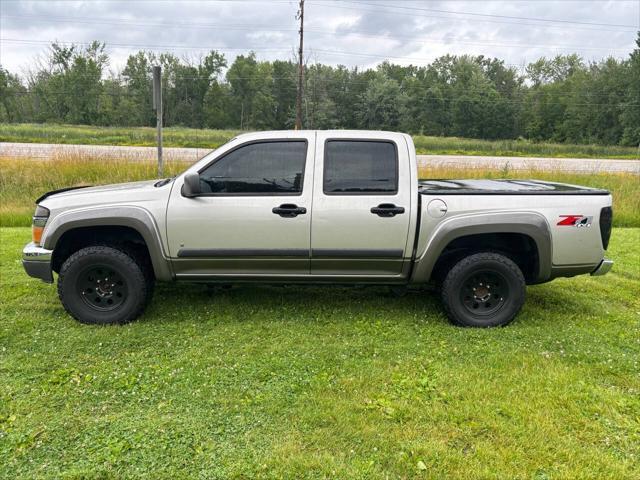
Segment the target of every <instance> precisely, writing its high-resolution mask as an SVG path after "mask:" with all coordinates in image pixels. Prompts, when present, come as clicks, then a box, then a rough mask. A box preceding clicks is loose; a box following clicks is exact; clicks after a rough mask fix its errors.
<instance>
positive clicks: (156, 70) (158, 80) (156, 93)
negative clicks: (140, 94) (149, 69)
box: [153, 65, 164, 178]
mask: <svg viewBox="0 0 640 480" xmlns="http://www.w3.org/2000/svg"><path fill="white" fill-rule="evenodd" d="M153 108H155V110H156V128H157V129H158V132H157V137H158V178H162V177H163V176H164V173H163V172H164V161H163V159H162V67H160V66H159V65H156V66H154V67H153Z"/></svg>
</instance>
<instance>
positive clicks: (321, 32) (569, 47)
mask: <svg viewBox="0 0 640 480" xmlns="http://www.w3.org/2000/svg"><path fill="white" fill-rule="evenodd" d="M4 16H5V17H8V18H29V19H35V20H36V21H42V22H46V23H48V22H68V23H85V24H99V25H103V24H104V25H127V26H141V27H162V28H185V29H192V28H202V29H209V28H216V29H220V30H241V31H242V30H247V31H254V32H255V31H263V32H297V31H298V30H296V29H292V28H268V29H264V28H262V27H261V26H260V25H249V24H235V25H234V24H228V25H218V24H204V23H202V24H198V23H195V24H184V23H174V24H172V23H138V22H130V21H127V20H118V19H107V20H100V19H96V20H94V19H91V18H88V17H46V16H40V15H33V16H31V15H4ZM307 32H310V33H316V34H319V35H323V36H336V35H340V36H349V35H355V36H362V37H369V38H381V39H392V40H395V39H407V40H412V41H413V42H414V43H423V44H424V43H426V42H425V40H426V41H428V42H431V43H437V44H441V45H450V44H454V45H470V46H475V45H481V46H489V47H499V48H514V47H524V48H531V47H535V48H557V49H562V50H572V49H573V50H607V51H612V50H620V51H627V50H628V49H629V48H628V47H603V46H585V45H562V44H532V43H499V42H484V41H482V40H466V39H461V38H459V37H450V38H447V39H442V38H434V37H424V36H420V33H419V32H418V33H417V34H416V35H401V34H393V35H389V34H378V33H374V32H371V31H363V30H349V31H343V32H336V31H332V30H327V29H317V28H307ZM631 48H632V47H631Z"/></svg>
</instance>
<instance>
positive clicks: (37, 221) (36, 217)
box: [31, 205, 49, 245]
mask: <svg viewBox="0 0 640 480" xmlns="http://www.w3.org/2000/svg"><path fill="white" fill-rule="evenodd" d="M48 219H49V210H48V209H46V208H44V207H41V206H40V205H38V206H37V207H36V212H35V213H34V214H33V221H32V222H31V240H32V241H33V243H35V244H37V245H40V241H41V240H42V232H43V231H44V226H45V225H46V224H47V220H48Z"/></svg>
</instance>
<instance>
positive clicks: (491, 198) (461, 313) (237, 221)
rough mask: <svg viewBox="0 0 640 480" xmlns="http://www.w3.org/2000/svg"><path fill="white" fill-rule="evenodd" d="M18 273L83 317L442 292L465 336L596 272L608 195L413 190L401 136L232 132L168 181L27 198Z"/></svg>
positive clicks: (488, 183) (408, 147)
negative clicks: (291, 295)
mask: <svg viewBox="0 0 640 480" xmlns="http://www.w3.org/2000/svg"><path fill="white" fill-rule="evenodd" d="M36 204H37V207H36V211H35V215H34V217H33V241H32V242H31V243H29V244H28V245H27V246H26V247H25V248H24V251H23V264H24V268H25V270H26V272H27V273H28V274H29V275H31V276H32V277H37V278H40V279H42V280H44V281H45V282H53V272H56V273H57V274H58V294H59V297H60V300H61V301H62V304H63V305H64V308H65V309H66V310H67V311H68V312H69V313H70V314H71V315H72V316H73V317H75V318H76V319H77V320H79V321H80V322H84V323H93V324H109V323H124V322H128V321H132V320H134V319H135V318H137V317H138V316H139V315H141V314H142V312H143V310H144V308H145V306H146V305H147V303H148V302H149V300H150V298H151V295H152V291H153V286H154V283H155V282H156V281H175V280H177V281H191V282H217V283H221V284H226V285H232V284H237V283H241V282H259V283H270V284H273V283H284V284H299V283H313V284H340V285H344V284H357V285H362V284H375V285H389V286H391V287H395V289H403V288H407V287H411V288H419V287H421V286H423V285H426V284H429V283H432V284H435V285H437V286H438V287H439V290H440V294H441V297H442V302H443V305H444V309H445V311H446V313H447V315H448V317H449V318H450V320H451V321H452V322H454V323H455V324H458V325H462V326H476V327H490V326H497V325H505V324H507V323H509V322H510V321H511V320H512V319H513V318H514V317H515V316H516V314H517V313H518V311H519V310H520V308H521V306H522V304H523V302H524V299H525V285H527V284H538V283H542V282H548V281H550V280H552V279H554V278H556V277H571V276H574V275H578V274H591V275H603V274H605V273H607V272H608V271H609V270H610V269H611V267H612V264H613V262H612V261H610V260H607V259H605V258H604V253H605V250H606V249H607V244H608V242H609V236H610V234H611V222H612V209H611V195H610V194H609V192H607V191H605V190H597V189H593V188H586V187H580V186H576V185H567V184H561V183H551V182H542V181H537V180H419V179H418V164H417V159H416V152H415V149H414V146H413V141H412V139H411V137H410V136H409V135H406V134H402V133H393V132H377V131H276V132H258V133H249V134H243V135H239V136H238V137H236V138H234V139H233V140H231V141H230V142H229V143H227V144H225V145H223V146H221V147H220V148H218V149H216V150H214V151H212V152H211V153H209V154H208V155H206V156H205V157H203V158H202V159H201V160H199V161H198V162H197V163H195V164H194V165H193V166H191V167H190V168H188V169H187V170H186V171H185V172H184V173H182V174H181V175H178V176H176V177H175V178H170V179H165V180H160V181H158V180H152V181H145V182H136V183H126V184H119V185H107V186H98V187H88V188H78V187H76V188H68V189H63V190H58V191H54V192H49V193H47V194H45V195H43V196H42V197H40V198H39V199H38V200H37V201H36Z"/></svg>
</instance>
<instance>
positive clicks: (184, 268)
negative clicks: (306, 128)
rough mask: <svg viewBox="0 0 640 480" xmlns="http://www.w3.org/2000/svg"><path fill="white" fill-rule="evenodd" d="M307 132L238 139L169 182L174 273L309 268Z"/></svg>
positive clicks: (275, 271)
mask: <svg viewBox="0 0 640 480" xmlns="http://www.w3.org/2000/svg"><path fill="white" fill-rule="evenodd" d="M314 146H315V141H314V138H313V136H311V135H305V134H302V133H298V134H289V135H287V138H283V139H269V140H256V141H252V142H251V141H250V142H245V143H241V144H239V145H238V146H236V147H233V148H231V149H230V150H228V151H226V152H225V153H223V154H222V155H221V156H219V157H218V158H216V159H214V160H213V161H212V162H211V163H210V164H208V165H206V166H205V167H203V168H201V169H200V170H199V174H200V186H201V190H202V193H201V195H199V196H197V197H191V198H187V197H184V196H183V195H182V193H181V187H182V180H181V179H178V180H177V181H176V185H174V187H173V191H172V193H171V199H170V201H169V207H168V213H167V236H168V241H169V250H170V254H171V257H172V264H173V268H174V271H175V273H176V275H177V276H179V277H195V278H197V277H207V276H209V277H210V276H227V275H233V276H243V275H247V276H253V277H255V276H257V275H262V276H271V275H273V276H279V275H287V274H293V275H299V274H309V268H310V265H309V250H310V228H311V198H312V180H313V158H314Z"/></svg>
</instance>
